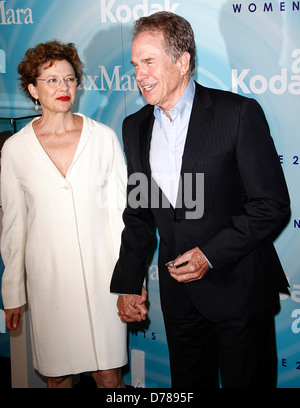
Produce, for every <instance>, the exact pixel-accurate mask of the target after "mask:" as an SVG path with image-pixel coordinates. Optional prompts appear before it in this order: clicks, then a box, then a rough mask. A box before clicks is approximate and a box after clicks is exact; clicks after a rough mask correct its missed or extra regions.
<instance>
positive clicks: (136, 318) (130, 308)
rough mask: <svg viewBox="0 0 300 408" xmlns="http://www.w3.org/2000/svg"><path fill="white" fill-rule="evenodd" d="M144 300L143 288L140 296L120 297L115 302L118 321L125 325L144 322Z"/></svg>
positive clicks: (145, 309) (145, 292)
mask: <svg viewBox="0 0 300 408" xmlns="http://www.w3.org/2000/svg"><path fill="white" fill-rule="evenodd" d="M146 300H147V291H146V289H145V288H144V287H143V288H142V293H141V295H120V296H119V298H118V302H117V306H118V309H119V313H118V315H119V317H120V319H121V320H122V321H124V322H127V323H129V322H140V321H142V320H145V319H146V316H147V313H148V310H147V308H146V306H145V302H146Z"/></svg>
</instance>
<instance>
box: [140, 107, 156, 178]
mask: <svg viewBox="0 0 300 408" xmlns="http://www.w3.org/2000/svg"><path fill="white" fill-rule="evenodd" d="M153 123H154V115H153V110H151V113H150V114H149V116H148V117H147V118H146V119H144V120H143V121H142V122H141V123H140V138H139V140H140V158H141V165H142V169H143V173H145V174H146V175H147V176H150V175H151V169H150V161H149V154H150V143H151V135H152V128H153Z"/></svg>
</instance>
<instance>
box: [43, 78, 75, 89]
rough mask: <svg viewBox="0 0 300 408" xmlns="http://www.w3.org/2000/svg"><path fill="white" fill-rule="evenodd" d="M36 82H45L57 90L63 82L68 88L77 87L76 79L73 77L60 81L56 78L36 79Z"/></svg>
mask: <svg viewBox="0 0 300 408" xmlns="http://www.w3.org/2000/svg"><path fill="white" fill-rule="evenodd" d="M37 81H45V82H46V84H47V85H48V86H49V87H50V88H52V89H55V88H58V87H59V85H60V84H61V81H64V83H65V84H66V85H67V86H70V87H74V86H77V79H76V78H74V77H68V78H65V79H61V78H57V77H50V78H37Z"/></svg>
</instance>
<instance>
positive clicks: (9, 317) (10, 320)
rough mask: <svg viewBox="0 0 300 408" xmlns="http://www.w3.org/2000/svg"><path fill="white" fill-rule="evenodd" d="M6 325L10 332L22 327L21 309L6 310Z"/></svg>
mask: <svg viewBox="0 0 300 408" xmlns="http://www.w3.org/2000/svg"><path fill="white" fill-rule="evenodd" d="M4 312H5V323H6V327H7V329H8V330H16V329H18V328H19V327H20V321H21V307H16V308H15V309H5V310H4Z"/></svg>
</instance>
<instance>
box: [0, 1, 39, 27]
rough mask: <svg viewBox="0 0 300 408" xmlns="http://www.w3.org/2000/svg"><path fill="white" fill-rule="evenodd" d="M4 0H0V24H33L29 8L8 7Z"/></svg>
mask: <svg viewBox="0 0 300 408" xmlns="http://www.w3.org/2000/svg"><path fill="white" fill-rule="evenodd" d="M5 3H6V1H5V0H3V1H0V25H10V24H15V25H16V24H33V19H32V10H31V9H30V8H17V9H12V8H8V7H7V5H6V4H5Z"/></svg>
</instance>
